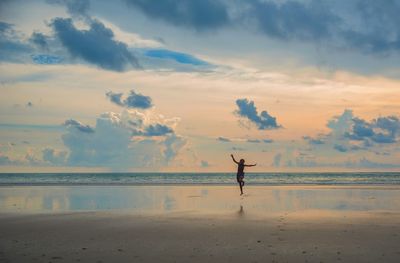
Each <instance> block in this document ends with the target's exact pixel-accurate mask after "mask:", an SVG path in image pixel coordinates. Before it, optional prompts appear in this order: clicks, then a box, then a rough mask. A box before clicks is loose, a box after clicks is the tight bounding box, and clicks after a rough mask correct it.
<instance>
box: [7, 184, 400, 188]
mask: <svg viewBox="0 0 400 263" xmlns="http://www.w3.org/2000/svg"><path fill="white" fill-rule="evenodd" d="M237 185H238V184H237V183H236V182H233V183H15V184H14V183H0V187H14V186H28V187H29V186H96V187H97V186H166V187H167V186H176V187H179V186H221V187H224V186H237ZM285 186H287V187H296V186H299V187H307V186H310V187H313V186H315V187H321V188H322V187H326V188H330V187H349V188H351V187H360V188H363V187H369V186H371V187H382V188H385V187H390V186H392V187H395V188H399V189H400V183H354V184H352V183H335V184H332V183H326V184H323V183H322V184H321V183H301V184H294V183H286V184H285V183H282V184H264V183H251V182H246V185H245V187H285Z"/></svg>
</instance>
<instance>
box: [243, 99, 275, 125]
mask: <svg viewBox="0 0 400 263" xmlns="http://www.w3.org/2000/svg"><path fill="white" fill-rule="evenodd" d="M236 105H237V106H238V108H239V109H238V110H237V111H235V113H236V114H237V115H239V116H240V117H244V118H246V119H247V120H249V121H250V122H252V123H253V124H255V125H256V126H257V128H258V129H259V130H268V129H277V128H280V127H281V126H280V125H278V124H277V122H276V118H275V117H272V116H271V115H269V114H268V112H267V111H262V112H261V113H260V114H258V111H257V108H256V106H255V105H254V102H253V101H251V100H248V99H237V100H236Z"/></svg>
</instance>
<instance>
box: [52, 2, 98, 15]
mask: <svg viewBox="0 0 400 263" xmlns="http://www.w3.org/2000/svg"><path fill="white" fill-rule="evenodd" d="M47 2H48V3H49V4H58V5H64V6H65V7H66V8H67V11H68V13H69V14H70V15H73V16H86V15H87V12H88V10H89V8H90V2H89V0H47Z"/></svg>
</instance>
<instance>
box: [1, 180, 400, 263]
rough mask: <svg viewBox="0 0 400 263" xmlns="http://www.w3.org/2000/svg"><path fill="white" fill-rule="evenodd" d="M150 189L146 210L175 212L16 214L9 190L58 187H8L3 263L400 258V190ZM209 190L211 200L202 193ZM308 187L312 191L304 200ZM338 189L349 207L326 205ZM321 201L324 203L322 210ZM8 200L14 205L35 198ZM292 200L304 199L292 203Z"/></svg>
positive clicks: (4, 191)
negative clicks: (243, 192) (239, 192)
mask: <svg viewBox="0 0 400 263" xmlns="http://www.w3.org/2000/svg"><path fill="white" fill-rule="evenodd" d="M143 187H144V188H146V187H145V186H142V188H140V189H143ZM147 188H148V189H147V191H148V192H152V194H151V195H152V196H153V197H154V198H153V199H154V200H153V202H150V203H149V204H150V205H148V206H151V205H153V206H154V204H155V203H158V201H162V202H160V203H161V204H163V206H164V207H165V199H162V197H165V196H167V197H168V196H169V198H172V199H174V201H171V202H172V205H171V204H169V206H170V209H169V210H168V211H166V210H163V209H160V208H157V209H156V210H152V209H151V210H149V211H147V212H145V211H144V210H145V209H144V210H143V207H142V209H141V210H140V211H135V209H118V210H113V209H108V210H106V209H94V210H93V209H92V211H76V209H64V210H61V211H53V212H51V211H48V210H35V209H37V208H38V206H37V204H36V205H34V204H32V203H31V204H30V205H31V207H34V208H35V209H29V206H25V208H24V209H18V210H12V209H11V208H10V209H7V207H8V206H13V204H12V202H11V203H6V204H5V196H9V195H11V192H13V193H18V191H21V192H29V191H32V190H35V191H36V195H35V197H34V198H36V199H35V200H36V201H37V200H38V199H37V196H38V192H40V193H42V195H43V196H44V197H45V198H47V199H48V198H50V199H51V195H50V197H49V189H52V188H51V187H48V188H46V187H42V188H41V189H37V187H36V188H35V187H30V188H23V187H22V188H17V189H12V187H11V188H6V187H3V188H2V189H1V191H0V193H1V195H2V196H1V198H2V199H1V200H2V203H1V207H2V210H1V211H2V212H1V214H0V261H1V262H204V261H207V262H398V259H399V258H400V246H399V244H400V225H399V222H400V213H399V210H398V206H399V200H400V199H399V198H397V199H396V198H395V197H396V196H400V189H399V187H393V186H391V187H385V186H379V187H353V186H352V187H346V186H343V187H319V186H307V187H304V186H293V187H292V186H275V187H270V186H262V187H261V186H260V187H248V188H247V189H246V190H247V192H248V195H247V196H245V197H238V196H236V194H237V192H234V191H229V192H228V193H226V194H225V195H224V194H221V193H220V191H221V192H224V193H225V192H226V190H227V189H230V190H237V189H236V188H233V187H222V186H196V187H190V186H179V187H178V186H175V187H170V189H169V191H167V193H164V195H160V193H159V192H160V191H161V192H164V191H165V188H163V187H161V188H151V187H150V190H149V187H147ZM204 189H207V195H204V196H203V197H201V196H199V195H197V192H198V193H201V192H203V193H204ZM8 190H9V191H10V192H9V193H8V192H7V191H8ZM97 190H98V189H97ZM131 190H137V189H136V188H132V189H131ZM222 190H223V191H222ZM304 190H307V194H305V195H304V194H303V195H299V193H301V192H302V191H304ZM81 191H82V189H79V191H78V192H81ZM124 191H126V189H125V190H124ZM269 191H272V192H271V193H272V194H275V195H276V191H280V195H279V197H277V199H272V200H271V198H269V202H270V203H268V201H266V200H265V199H263V197H262V196H264V195H267V193H268V192H269ZM274 191H275V192H274ZM337 191H339V193H340V192H341V191H345V193H347V197H346V196H345V197H344V199H346V198H347V200H348V203H349V204H350V205H351V207H350V208H349V207H347V208H345V209H343V206H336V205H334V206H333V207H336V208H332V206H330V204H336V203H338V202H339V203H340V202H342V201H337V200H343V199H342V198H343V196H340V195H338V192H337ZM21 192H20V193H19V195H20V196H21ZM57 192H60V189H57ZM193 192H194V195H189V194H188V193H193ZM285 193H286V194H285ZM287 193H290V194H287ZM387 193H389V195H388V196H386V195H385V194H387ZM214 194H215V195H221V197H220V198H219V199H216V198H215V196H214ZM29 195H30V196H32V193H30V194H29ZM342 195H343V194H342ZM178 196H179V198H181V199H179V198H177V197H178ZM324 196H325V198H323V197H324ZM267 197H269V196H268V195H267ZM67 198H70V199H71V198H73V196H67ZM160 198H161V200H159V199H160ZM210 198H211V199H214V204H218V205H217V206H215V207H216V209H214V210H213V209H211V210H210V209H207V205H206V204H208V203H207V202H208V201H210V200H208V199H210ZM232 198H233V200H231V199H232ZM320 198H322V199H323V200H324V202H325V203H326V207H320V205H319V202H318V199H320ZM393 198H394V199H393ZM12 199H13V200H14V205H16V206H19V205H22V203H23V202H32V201H29V200H27V199H26V198H25V199H24V198H20V199H17V198H16V197H15V196H13V197H12ZM278 199H279V200H280V203H279V206H280V208H281V209H275V210H274V211H271V210H267V209H266V207H269V206H270V207H277V204H276V202H277V201H276V200H278ZM329 199H330V201H328V200H329ZM386 199H387V200H389V199H393V200H392V201H393V202H392V203H389V204H388V202H386ZM22 200H24V201H22ZM163 200H164V201H163ZM188 200H196V201H188ZM294 200H296V202H299V203H297V204H293V202H294ZM81 201H82V200H81ZM7 202H9V200H8V201H7ZM18 202H20V203H18ZM133 202H135V200H133ZM136 202H139V201H136ZM260 202H262V203H260ZM273 202H275V203H274V204H273ZM315 202H316V203H315ZM183 203H184V205H182V204H183ZM329 203H330V204H329ZM232 204H237V205H236V206H233V205H232ZM356 204H357V205H356ZM167 206H168V205H167ZM208 206H209V207H212V206H211V205H208ZM14 207H15V206H14ZM58 207H59V206H58ZM190 208H191V209H190Z"/></svg>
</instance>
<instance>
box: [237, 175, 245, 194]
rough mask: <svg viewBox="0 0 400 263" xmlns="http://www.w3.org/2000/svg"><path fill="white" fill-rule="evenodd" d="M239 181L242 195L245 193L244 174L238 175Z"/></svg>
mask: <svg viewBox="0 0 400 263" xmlns="http://www.w3.org/2000/svg"><path fill="white" fill-rule="evenodd" d="M237 181H238V183H239V187H240V195H242V194H243V186H244V181H243V176H238V178H237Z"/></svg>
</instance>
